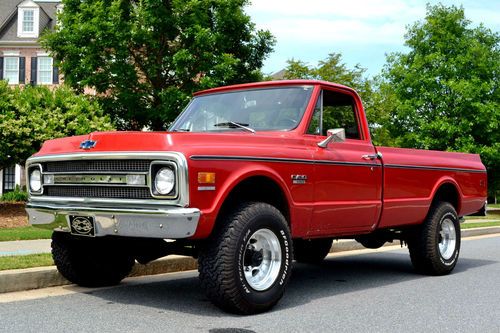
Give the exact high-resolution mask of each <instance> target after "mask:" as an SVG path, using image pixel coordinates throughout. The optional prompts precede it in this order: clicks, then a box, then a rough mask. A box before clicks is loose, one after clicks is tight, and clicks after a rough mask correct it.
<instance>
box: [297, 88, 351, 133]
mask: <svg viewBox="0 0 500 333" xmlns="http://www.w3.org/2000/svg"><path fill="white" fill-rule="evenodd" d="M321 106H323V107H322V108H321ZM334 128H343V129H345V136H346V138H348V139H361V136H360V133H359V126H358V120H357V117H356V106H355V103H354V99H353V97H352V96H351V95H348V94H343V93H339V92H334V91H329V90H323V92H322V96H321V97H320V98H319V99H318V103H316V107H315V110H314V113H313V117H312V119H311V123H310V124H309V128H308V131H307V133H308V134H316V135H318V134H321V135H325V136H326V132H327V131H328V130H329V129H334Z"/></svg>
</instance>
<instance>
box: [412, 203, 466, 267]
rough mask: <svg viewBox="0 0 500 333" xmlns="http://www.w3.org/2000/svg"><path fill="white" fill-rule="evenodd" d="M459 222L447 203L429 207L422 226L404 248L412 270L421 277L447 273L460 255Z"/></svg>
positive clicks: (455, 213) (453, 209) (453, 210)
mask: <svg viewBox="0 0 500 333" xmlns="http://www.w3.org/2000/svg"><path fill="white" fill-rule="evenodd" d="M460 243H461V239H460V223H459V221H458V217H457V212H456V211H455V208H454V207H453V206H452V205H451V204H450V203H448V202H439V203H437V204H435V205H433V206H432V207H431V210H430V212H429V215H428V216H427V218H426V220H425V221H424V223H423V224H422V225H421V226H420V227H419V228H418V229H417V230H416V231H415V232H414V233H413V234H412V235H411V236H410V237H409V239H408V248H409V251H410V257H411V261H412V264H413V266H414V267H415V269H416V270H417V271H419V272H421V273H424V274H430V275H445V274H448V273H450V272H451V271H452V270H453V268H455V265H456V264H457V261H458V256H459V253H460Z"/></svg>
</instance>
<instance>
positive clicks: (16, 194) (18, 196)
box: [0, 186, 28, 202]
mask: <svg viewBox="0 0 500 333" xmlns="http://www.w3.org/2000/svg"><path fill="white" fill-rule="evenodd" d="M27 200H28V193H27V192H25V191H22V190H21V189H20V188H19V186H16V189H15V190H14V191H12V192H7V193H4V194H3V195H2V196H1V197H0V201H9V202H24V201H27Z"/></svg>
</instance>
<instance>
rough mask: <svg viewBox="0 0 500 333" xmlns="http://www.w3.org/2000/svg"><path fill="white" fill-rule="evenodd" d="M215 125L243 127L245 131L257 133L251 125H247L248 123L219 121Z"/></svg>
mask: <svg viewBox="0 0 500 333" xmlns="http://www.w3.org/2000/svg"><path fill="white" fill-rule="evenodd" d="M214 126H215V127H229V128H241V129H244V130H245V131H248V132H251V133H255V130H254V129H253V128H251V127H247V126H248V124H241V123H235V122H234V121H228V122H225V123H217V124H215V125H214Z"/></svg>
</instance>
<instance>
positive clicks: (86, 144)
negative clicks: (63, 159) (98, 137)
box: [80, 140, 97, 150]
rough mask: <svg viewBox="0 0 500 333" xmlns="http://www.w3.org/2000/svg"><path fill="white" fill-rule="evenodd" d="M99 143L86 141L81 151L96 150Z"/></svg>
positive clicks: (81, 144) (81, 146)
mask: <svg viewBox="0 0 500 333" xmlns="http://www.w3.org/2000/svg"><path fill="white" fill-rule="evenodd" d="M96 143H97V141H92V140H84V141H82V143H80V149H85V150H88V149H91V148H94V147H95V145H96Z"/></svg>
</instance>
